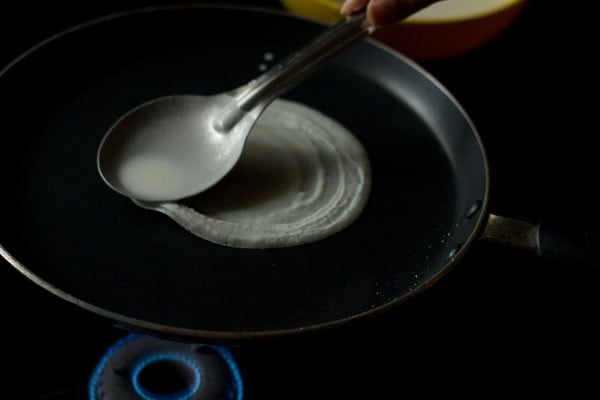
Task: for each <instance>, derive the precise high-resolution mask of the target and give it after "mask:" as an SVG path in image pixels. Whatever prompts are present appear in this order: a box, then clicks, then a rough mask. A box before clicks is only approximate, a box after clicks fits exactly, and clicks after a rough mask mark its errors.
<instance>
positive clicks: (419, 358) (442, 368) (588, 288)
mask: <svg viewBox="0 0 600 400" xmlns="http://www.w3.org/2000/svg"><path fill="white" fill-rule="evenodd" d="M448 1H452V0H448ZM159 3H164V1H163V2H161V1H142V0H140V1H103V2H99V1H93V2H82V3H81V4H76V5H71V4H70V3H67V2H66V1H62V0H61V1H53V2H46V3H43V4H32V3H30V2H24V3H20V4H11V5H10V6H8V8H7V9H5V10H3V12H2V14H0V64H6V63H7V62H8V61H9V60H10V59H11V58H12V57H14V56H16V55H17V54H19V53H20V52H21V51H23V50H25V49H26V48H28V47H29V46H30V45H32V44H34V43H36V42H37V41H39V40H40V39H42V38H43V37H45V36H46V35H48V34H50V33H52V32H55V31H58V30H60V29H63V28H65V27H67V26H69V25H71V24H73V23H76V22H80V21H83V20H87V19H89V18H91V17H95V16H99V15H103V14H106V13H108V12H112V11H116V10H122V9H129V8H133V7H137V6H140V5H148V4H159ZM238 3H239V2H238ZM245 3H252V4H258V5H265V6H269V7H279V6H278V3H277V2H276V1H247V2H245ZM561 3H565V2H558V1H556V2H555V1H546V0H545V1H535V0H533V1H530V5H529V6H528V8H527V9H526V10H525V12H524V13H523V15H522V16H521V17H520V18H519V19H518V20H517V21H516V23H515V24H513V25H512V26H511V27H510V28H509V29H508V30H507V31H506V32H504V33H503V34H502V35H501V36H500V37H499V38H497V39H495V40H494V41H493V42H491V43H489V44H488V45H486V46H485V47H484V48H482V49H480V50H477V51H475V52H472V53H469V54H467V55H464V56H460V57H456V58H454V59H451V60H446V61H440V62H430V63H423V64H422V65H423V66H424V67H425V68H426V69H427V70H428V71H430V72H431V73H432V74H433V75H434V76H435V77H437V78H438V79H439V80H440V81H441V82H442V83H443V84H444V85H445V86H446V87H447V88H448V89H449V90H450V91H451V92H452V93H453V94H454V96H455V97H456V98H457V99H458V100H459V101H460V102H461V104H462V105H463V106H464V108H465V109H466V110H467V112H468V113H469V115H470V116H471V118H472V119H473V121H474V123H475V125H476V126H477V128H478V130H479V131H480V134H481V136H482V139H483V141H484V145H485V147H486V150H487V153H488V157H489V161H490V169H491V174H492V192H491V211H492V212H494V213H497V214H501V215H506V216H512V217H517V218H522V219H524V220H528V221H531V222H538V221H540V220H542V219H547V218H553V219H562V218H569V219H580V220H582V221H599V220H600V218H599V216H600V213H599V211H598V205H599V204H600V202H599V200H600V196H599V195H598V194H597V193H594V192H595V191H596V189H597V186H598V171H599V170H600V168H599V166H600V161H599V157H598V151H597V147H596V146H594V145H593V143H594V142H595V140H596V137H597V133H598V126H597V113H598V112H597V110H596V108H597V104H598V101H597V97H598V93H597V90H598V86H599V85H598V72H597V71H598V63H597V61H595V60H593V59H592V57H595V49H596V48H597V44H596V43H595V40H594V37H595V36H596V35H594V28H595V26H596V24H597V22H596V21H595V18H594V16H593V11H592V5H591V3H590V4H589V5H588V4H587V3H585V4H584V3H582V2H579V3H580V4H578V5H577V6H578V7H579V9H578V10H574V9H567V7H574V5H571V4H569V5H565V4H561ZM67 4H69V5H67ZM0 264H1V267H0V271H1V272H0V274H1V278H0V282H2V284H1V289H2V290H1V291H0V296H1V297H0V299H1V304H2V310H3V317H4V318H3V325H2V327H3V329H2V334H3V338H4V351H3V352H2V354H3V361H4V365H5V366H6V367H7V368H8V372H5V376H4V379H2V381H3V384H2V386H3V389H4V390H6V391H7V393H10V394H11V396H10V397H6V398H11V399H71V398H73V399H82V398H85V387H86V384H87V379H88V377H89V374H90V372H91V370H92V369H93V367H94V365H95V364H96V362H97V361H98V359H99V357H100V356H101V355H102V353H103V352H104V350H105V348H107V347H108V346H109V345H110V344H112V343H113V342H114V341H115V340H117V339H118V338H120V337H122V336H124V335H125V332H124V331H122V330H121V329H119V328H117V327H114V326H113V325H112V324H111V322H110V321H108V320H105V319H103V318H100V317H97V316H95V315H91V314H89V313H87V312H86V311H84V310H81V309H79V308H77V307H75V306H73V305H71V304H68V303H66V302H64V301H62V300H60V299H57V298H55V297H53V296H52V295H50V294H49V293H46V292H45V291H44V290H42V289H40V288H38V287H37V286H35V285H34V284H33V283H31V282H30V281H28V280H27V279H26V278H24V277H23V276H21V275H20V274H19V273H18V272H17V271H16V270H14V269H13V268H11V267H10V266H9V264H8V263H6V262H4V261H1V262H0ZM599 278H600V268H597V269H578V268H572V267H569V266H559V265H555V264H549V263H545V262H541V261H538V260H536V259H534V258H533V257H532V256H530V255H529V254H527V253H524V252H522V251H519V250H514V249H507V248H503V247H498V246H495V245H490V244H485V243H480V244H478V245H477V246H475V247H474V248H473V250H472V251H470V252H469V254H468V255H467V256H466V258H465V259H464V260H463V261H462V262H461V263H460V264H459V265H458V266H457V267H456V268H455V269H454V270H453V271H452V272H451V273H450V274H448V276H446V277H445V278H444V279H442V280H441V281H440V282H439V283H438V284H436V285H435V286H434V287H432V288H431V289H429V290H428V291H426V292H425V293H423V294H422V295H420V296H418V297H417V298H415V299H412V300H411V301H409V302H408V303H407V304H405V305H402V306H401V307H399V308H398V309H397V310H395V311H393V312H391V313H389V314H387V315H385V316H382V317H380V318H379V319H377V320H371V321H366V322H364V323H362V324H360V325H358V326H352V327H346V328H342V329H340V330H338V331H334V332H328V333H327V334H324V335H320V336H319V337H300V338H295V339H293V340H290V341H285V342H283V341H279V342H276V343H273V342H263V343H254V344H248V345H245V346H240V347H233V349H232V350H233V352H234V354H235V355H236V356H237V358H238V360H239V362H240V366H241V369H242V374H243V376H244V379H245V383H246V394H247V395H246V398H247V399H270V398H278V399H279V398H287V399H290V398H291V399H296V398H298V399H300V398H303V399H304V398H342V397H348V396H353V397H357V396H358V397H360V395H362V396H363V397H364V398H381V397H384V395H385V394H388V395H389V394H390V393H406V392H407V390H408V389H413V390H415V389H416V390H419V392H422V393H428V392H430V391H437V390H441V389H443V390H444V391H445V392H446V393H447V394H466V395H469V394H479V395H485V393H481V392H480V389H476V388H477V387H479V388H484V389H485V390H486V392H488V391H489V393H491V394H498V395H501V394H514V393H515V391H516V390H517V388H520V389H519V390H521V391H523V390H526V391H527V392H531V393H537V394H541V393H542V392H544V393H550V392H553V393H555V392H557V391H559V390H561V391H562V390H564V391H565V393H569V394H570V397H577V396H576V392H582V393H586V392H589V391H590V390H594V392H596V393H597V385H594V384H593V382H594V379H595V378H593V376H594V374H596V375H597V368H596V370H595V373H594V370H593V369H592V370H590V369H588V368H586V367H584V365H585V360H592V367H593V365H594V363H595V361H593V360H597V359H598V355H599V354H598V353H599V348H598V347H599V346H598V337H599V336H598V333H600V330H599V329H598V328H597V327H596V320H597V319H598V318H597V316H598V311H597V310H598V308H597V305H598V303H599V300H600V290H599V289H598V282H600V280H599ZM382 360H392V361H393V362H392V364H391V365H392V368H391V369H389V368H388V366H387V365H385V364H384V363H383V362H382ZM6 374H8V375H6ZM473 382H477V383H478V384H479V385H480V386H474V385H473V384H472V383H473ZM409 393H410V392H409ZM359 394H360V395H359ZM396 397H399V395H398V396H392V398H396Z"/></svg>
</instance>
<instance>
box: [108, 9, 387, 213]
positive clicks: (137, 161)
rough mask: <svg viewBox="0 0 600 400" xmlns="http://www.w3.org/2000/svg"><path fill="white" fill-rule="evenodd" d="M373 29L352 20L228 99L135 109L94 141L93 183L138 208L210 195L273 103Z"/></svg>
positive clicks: (180, 100) (185, 99)
mask: <svg viewBox="0 0 600 400" xmlns="http://www.w3.org/2000/svg"><path fill="white" fill-rule="evenodd" d="M374 29H375V28H374V27H373V26H371V25H369V24H368V22H367V20H366V14H365V13H364V12H363V13H359V14H355V15H353V16H351V17H348V18H347V19H345V20H344V21H342V22H340V23H339V24H337V25H335V26H334V27H333V28H331V29H328V30H326V31H325V32H324V33H323V34H321V35H319V36H318V37H317V38H315V39H314V40H312V41H311V42H309V43H308V44H307V45H306V46H305V47H304V48H303V49H301V50H300V51H298V52H297V53H294V54H292V55H290V56H289V57H287V58H286V59H284V60H283V61H282V62H280V63H279V64H277V65H275V66H274V67H272V68H271V69H270V70H268V71H267V72H265V73H264V74H263V75H261V76H259V77H258V78H257V79H255V80H253V81H251V82H250V83H248V84H246V85H244V86H242V87H240V88H238V89H236V90H233V91H231V92H229V93H224V94H218V95H213V96H172V97H164V98H159V99H157V100H154V101H150V102H148V103H145V104H142V105H141V106H139V107H137V108H135V109H133V110H132V111H130V112H129V113H127V114H126V115H125V116H123V117H122V118H121V119H119V120H118V121H117V122H116V123H115V124H114V125H113V126H112V127H111V128H110V129H109V131H108V132H107V134H106V136H105V137H104V139H103V140H102V142H101V144H100V148H99V150H98V159H97V163H98V170H99V172H100V175H101V176H102V178H103V179H104V181H105V182H106V183H107V184H108V185H109V186H110V187H111V188H112V189H114V190H115V191H117V192H118V193H120V194H122V195H125V196H128V197H131V198H135V199H138V200H142V201H151V202H152V201H168V200H178V199H182V198H186V197H190V196H192V195H195V194H197V193H200V192H202V191H204V190H206V189H208V188H210V187H211V186H213V185H214V184H216V183H217V182H218V181H220V180H221V179H222V178H223V177H224V176H225V175H226V174H227V173H228V172H229V171H230V170H231V169H232V168H233V166H234V165H235V164H236V163H237V161H238V159H239V157H240V155H241V153H242V151H243V148H244V144H245V141H246V138H247V136H248V134H249V133H250V131H251V129H252V126H253V125H254V123H255V122H256V120H257V119H258V117H259V116H260V114H261V113H262V111H263V110H264V109H265V108H266V107H267V106H268V105H269V104H270V103H271V102H272V101H273V100H274V99H275V98H276V97H278V96H280V95H281V94H283V93H285V92H286V91H287V90H289V89H291V88H292V87H294V86H295V85H296V84H298V83H299V82H300V81H302V79H303V78H305V77H307V76H308V75H310V74H311V73H312V72H314V71H315V70H316V69H318V68H319V67H320V66H322V65H324V64H325V63H326V62H327V61H328V60H329V59H331V57H333V56H334V55H335V54H337V53H338V52H339V51H341V50H343V49H345V48H347V47H349V46H351V45H352V44H354V43H356V42H357V41H359V40H361V39H362V38H364V37H365V36H367V35H368V34H369V33H371V32H372V31H373V30H374Z"/></svg>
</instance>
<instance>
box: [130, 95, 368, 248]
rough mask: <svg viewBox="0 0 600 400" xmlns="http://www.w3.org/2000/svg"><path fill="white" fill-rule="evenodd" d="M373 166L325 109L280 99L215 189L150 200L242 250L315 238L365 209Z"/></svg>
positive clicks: (179, 220) (192, 228)
mask: <svg viewBox="0 0 600 400" xmlns="http://www.w3.org/2000/svg"><path fill="white" fill-rule="evenodd" d="M370 188H371V169H370V163H369V159H368V157H367V153H366V151H365V150H364V148H363V147H362V145H361V144H360V142H359V141H358V140H357V139H356V138H355V137H354V136H353V135H352V134H351V133H350V132H349V131H348V130H347V129H346V128H344V127H343V126H341V125H340V124H339V123H337V122H336V121H334V120H332V119H331V118H329V117H327V116H326V115H324V114H322V113H320V112H318V111H316V110H314V109H311V108H309V107H307V106H304V105H302V104H299V103H295V102H291V101H287V100H281V99H279V100H276V101H274V102H273V103H272V104H271V105H270V106H269V107H268V108H267V109H266V110H265V112H264V113H263V115H262V116H261V117H260V118H259V120H258V121H257V123H256V125H255V127H254V128H253V130H252V133H251V134H250V135H249V137H248V142H247V144H246V147H245V149H244V152H243V154H242V157H241V159H240V161H239V163H238V164H237V165H236V167H235V168H234V170H233V171H232V172H231V173H230V174H229V175H228V176H226V177H225V178H224V179H223V181H221V182H220V183H219V184H218V185H216V186H215V187H213V188H211V189H209V190H208V191H206V192H204V193H202V194H200V195H197V196H195V197H192V198H189V199H186V200H183V201H179V202H164V203H159V204H147V203H142V202H137V203H138V204H139V205H140V206H142V207H148V208H152V209H154V210H157V211H160V212H162V213H164V214H166V215H167V216H169V217H170V218H171V219H173V220H174V221H175V222H177V223H178V224H179V225H181V226H182V227H184V228H185V229H187V230H188V231H190V232H191V233H193V234H194V235H196V236H199V237H200V238H203V239H206V240H209V241H211V242H214V243H218V244H222V245H226V246H232V247H241V248H275V247H289V246H295V245H299V244H304V243H310V242H314V241H317V240H320V239H323V238H325V237H328V236H330V235H333V234H334V233H337V232H339V231H341V230H342V229H344V228H346V227H347V226H349V225H350V224H351V223H352V222H354V221H355V220H356V218H358V216H359V215H360V213H361V212H362V210H363V208H364V206H365V204H366V203H367V199H368V197H369V193H370Z"/></svg>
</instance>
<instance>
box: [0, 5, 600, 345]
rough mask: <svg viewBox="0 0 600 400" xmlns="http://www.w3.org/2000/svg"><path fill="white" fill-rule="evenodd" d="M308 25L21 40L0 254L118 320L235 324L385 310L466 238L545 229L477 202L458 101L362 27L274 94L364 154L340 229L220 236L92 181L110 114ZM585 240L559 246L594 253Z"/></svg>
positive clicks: (318, 320)
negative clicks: (309, 235) (309, 72)
mask: <svg viewBox="0 0 600 400" xmlns="http://www.w3.org/2000/svg"><path fill="white" fill-rule="evenodd" d="M225 22H226V23H225ZM322 29H323V27H322V26H320V25H317V24H315V23H312V22H309V21H306V20H303V19H298V18H294V17H290V16H287V15H283V14H279V13H276V12H270V11H265V10H260V9H255V8H240V7H233V8H232V7H227V8H225V7H209V6H198V5H197V6H177V7H158V8H149V9H144V10H139V11H135V12H128V13H122V14H117V15H112V16H109V17H106V18H102V19H99V20H96V21H93V22H90V23H86V24H83V25H80V26H76V27H74V28H72V29H70V30H68V31H66V32H63V33H61V34H59V35H56V36H54V37H52V38H50V39H48V40H46V41H44V42H43V43H41V44H40V45H38V46H36V47H34V48H33V49H31V50H30V51H28V52H26V53H25V54H23V55H22V56H21V57H19V58H18V59H17V60H15V61H14V62H12V63H11V64H10V65H9V66H8V67H7V68H5V69H4V70H3V71H2V72H1V73H0V107H1V108H0V109H1V110H2V118H3V122H4V123H3V126H4V127H10V131H8V132H3V135H6V136H10V137H11V138H14V139H13V140H12V141H11V143H10V146H2V156H1V157H0V179H1V181H2V182H3V186H4V188H6V189H4V190H3V195H2V196H1V197H0V218H1V220H2V224H1V225H0V244H1V245H0V246H1V247H0V253H1V254H2V255H3V256H4V258H6V259H7V260H8V261H9V262H10V263H11V264H12V265H13V266H14V267H15V268H17V269H18V270H19V271H20V272H22V273H23V274H24V275H26V276H27V277H28V278H30V279H31V280H33V281H34V282H35V283H37V284H39V285H40V286H42V287H44V288H45V289H47V290H49V291H50V292H52V293H54V294H56V295H58V296H60V297H62V298H63V299H65V300H68V301H70V302H73V303H75V304H77V305H79V306H81V307H83V308H85V309H87V310H90V311H92V312H95V313H97V314H100V315H103V316H105V317H108V318H111V319H113V320H116V321H118V322H119V323H121V324H122V325H125V326H128V327H130V328H132V329H136V330H143V331H148V332H151V333H154V334H158V335H163V336H172V337H182V338H186V339H193V340H230V341H239V340H248V339H256V338H268V337H276V336H283V335H290V334H298V333H301V332H308V331H311V332H312V331H318V330H321V329H323V328H327V327H333V326H338V325H341V324H345V323H348V322H351V321H354V320H358V319H362V318H364V317H367V316H370V315H373V314H376V313H381V312H384V311H387V310H389V309H390V308H392V307H393V306H395V305H397V304H399V303H401V302H403V301H404V300H406V299H407V298H409V297H411V296H414V295H416V294H418V293H420V292H422V291H423V290H425V289H426V288H427V287H429V286H430V285H432V284H433V283H435V282H436V281H437V280H438V279H440V278H441V277H442V276H443V275H444V274H445V273H447V272H448V271H449V270H450V269H451V268H452V267H453V266H454V265H455V264H456V263H457V262H458V261H459V260H460V259H461V257H462V256H463V255H464V254H465V253H466V252H467V250H468V249H469V248H470V247H471V246H472V244H473V243H475V242H476V241H477V239H478V238H480V237H485V238H490V239H492V240H496V241H500V242H506V243H509V244H515V245H517V246H521V247H525V248H529V249H536V250H538V251H541V250H544V249H545V248H546V246H545V241H546V236H548V238H549V239H548V241H549V242H552V241H553V240H554V239H555V237H556V236H553V235H551V234H550V233H548V234H546V233H545V231H540V228H539V227H538V226H535V225H532V224H528V223H524V222H520V221H515V220H512V219H507V218H502V217H496V216H490V215H489V214H488V199H489V196H488V191H489V179H488V167H487V161H486V156H485V152H484V149H483V147H482V144H481V141H480V139H479V136H478V134H477V132H476V130H475V128H474V127H473V124H472V123H471V121H470V120H469V118H468V116H467V115H466V114H465V112H464V111H463V109H462V108H461V107H460V105H459V104H458V103H457V102H456V101H455V100H454V98H453V97H452V96H451V95H450V94H449V93H448V92H447V91H446V90H445V89H444V88H443V87H441V85H440V84H439V83H437V82H436V81H435V80H434V79H433V78H432V77H431V76H429V75H428V74H427V73H426V72H424V71H423V70H421V69H420V68H419V67H417V66H416V65H414V64H413V63H412V62H410V61H409V60H407V59H406V58H404V57H402V56H401V55H399V54H397V53H395V52H392V51H389V50H388V49H386V48H384V47H380V46H378V45H376V44H375V43H373V42H368V41H367V42H364V43H361V44H360V45H358V46H357V47H355V48H353V49H352V50H350V51H348V52H346V53H344V54H342V55H340V56H339V57H338V58H336V60H334V61H333V62H332V63H331V64H330V65H328V66H327V67H325V68H324V69H323V70H321V71H320V72H319V73H317V74H316V75H314V76H312V77H311V78H309V79H308V80H306V81H305V82H303V83H302V84H301V85H299V86H298V87H297V88H296V89H294V90H293V91H291V92H290V93H289V94H288V95H286V97H287V98H289V99H292V100H295V101H298V102H301V103H304V104H307V105H309V106H311V107H313V108H316V109H318V110H320V111H322V112H324V113H326V114H327V115H329V116H330V117H332V118H334V119H335V120H337V121H338V122H340V123H341V124H343V125H344V126H345V127H347V128H348V129H349V130H350V131H351V132H353V133H354V134H355V135H356V137H357V138H358V139H359V140H360V141H361V142H362V144H363V146H364V147H365V148H366V150H367V152H368V154H369V156H370V159H371V163H372V175H373V186H372V193H371V197H370V199H369V203H368V204H367V206H366V208H365V210H364V212H363V214H362V215H361V217H360V218H359V219H358V220H357V221H356V222H355V223H354V224H353V225H352V226H351V227H350V228H348V229H346V230H344V231H343V232H341V233H339V234H336V235H334V236H332V237H330V238H328V239H325V240H322V241H319V242H317V243H313V244H309V245H303V246H297V247H291V248H286V249H273V250H246V249H235V248H229V247H223V246H219V245H215V244H211V243H209V242H206V241H202V240H200V239H198V238H196V237H194V236H192V235H190V234H188V233H187V232H185V231H184V230H183V229H181V228H180V227H178V226H176V225H175V224H174V223H173V222H171V221H170V220H168V219H167V218H166V217H164V216H162V215H160V214H158V213H151V212H148V211H146V210H142V209H140V208H138V207H136V206H135V205H134V204H133V203H132V202H131V201H130V200H128V199H126V198H124V197H122V196H120V195H117V194H115V193H114V192H113V191H112V190H110V189H109V188H108V187H107V186H106V185H105V184H104V183H103V182H102V180H101V178H100V176H99V175H98V172H97V170H96V164H95V159H96V158H95V156H96V151H97V148H98V144H99V143H100V140H101V138H102V137H103V135H104V134H105V132H106V130H107V129H108V127H110V126H111V125H112V123H113V122H114V121H115V120H116V119H118V118H119V117H120V116H121V115H122V114H123V113H125V112H126V111H128V110H130V109H131V108H133V107H134V106H137V105H139V104H141V103H143V102H145V101H147V100H151V99H154V98H157V97H161V96H166V95H172V94H193V93H198V94H211V93H218V92H222V91H225V90H228V89H230V88H233V87H237V86H239V85H240V84H242V83H244V82H247V81H249V80H250V79H252V78H253V77H255V76H256V75H257V74H258V73H259V68H260V67H261V66H260V65H261V64H263V63H264V62H265V60H264V54H266V53H272V54H274V55H275V56H276V57H281V56H285V55H287V54H288V53H290V52H291V51H293V50H294V49H296V48H298V47H299V46H300V45H302V44H303V43H305V42H306V41H307V40H308V39H310V38H312V37H314V36H315V35H316V34H318V33H319V32H320V31H321V30H322ZM5 129H6V128H5ZM549 232H551V231H549ZM588 239H589V235H588V236H586V239H585V240H583V241H581V240H580V241H579V242H578V243H575V245H574V246H570V247H568V248H567V249H566V251H561V252H559V256H562V255H565V254H567V255H574V254H575V255H578V256H579V257H580V258H582V259H583V260H584V261H588V262H592V263H593V262H597V260H598V258H595V257H597V256H598V252H597V249H594V248H592V247H590V243H589V242H590V240H588ZM551 248H552V249H555V248H556V247H551ZM559 249H562V250H565V248H564V247H563V248H559Z"/></svg>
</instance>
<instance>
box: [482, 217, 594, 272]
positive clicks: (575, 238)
mask: <svg viewBox="0 0 600 400" xmlns="http://www.w3.org/2000/svg"><path fill="white" fill-rule="evenodd" d="M481 238H482V239H484V240H488V241H490V242H494V243H500V244H504V245H509V246H513V247H518V248H521V249H524V250H529V251H532V252H535V254H537V255H538V256H540V257H541V258H544V259H547V260H548V261H552V262H558V263H561V264H568V265H578V266H586V267H600V226H595V227H591V226H582V225H579V224H574V223H560V224H559V223H548V222H542V223H540V224H532V223H530V222H525V221H520V220H517V219H513V218H506V217H501V216H498V215H494V214H490V216H489V218H488V222H487V225H486V227H485V230H484V232H483V235H482V237H481Z"/></svg>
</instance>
